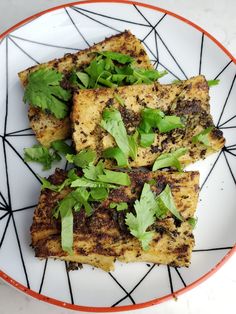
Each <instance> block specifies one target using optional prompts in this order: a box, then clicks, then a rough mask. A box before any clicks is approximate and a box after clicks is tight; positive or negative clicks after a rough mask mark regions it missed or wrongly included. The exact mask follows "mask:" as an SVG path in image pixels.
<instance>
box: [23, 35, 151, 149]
mask: <svg viewBox="0 0 236 314" xmlns="http://www.w3.org/2000/svg"><path fill="white" fill-rule="evenodd" d="M104 50H109V51H115V52H121V53H124V54H128V55H130V56H132V57H133V58H135V59H136V61H137V64H138V65H139V66H140V67H143V68H152V65H151V63H150V60H149V58H148V56H147V54H146V51H145V49H144V47H143V45H142V44H141V42H140V41H139V39H137V38H136V37H135V36H134V35H133V34H132V33H131V32H130V31H125V32H123V33H121V34H118V35H114V36H112V37H110V38H106V39H105V40H104V41H102V42H100V43H97V44H95V45H94V46H92V47H91V48H88V49H85V50H81V51H78V52H77V53H74V54H66V55H65V56H64V57H63V58H60V59H54V60H52V61H49V62H46V63H43V64H40V65H37V66H34V67H31V68H29V69H26V70H24V71H22V72H20V73H18V76H19V78H20V81H21V83H22V85H23V86H24V87H25V86H26V85H27V77H28V75H29V74H30V73H31V72H33V71H36V70H38V69H40V68H45V67H46V68H48V69H55V70H57V71H59V72H62V73H64V74H65V73H68V72H70V71H71V70H72V69H74V68H83V67H85V66H86V65H88V64H89V63H90V61H91V60H92V58H93V56H92V55H91V52H96V51H104ZM68 105H70V104H68ZM28 116H29V121H30V126H31V128H32V130H33V131H34V132H35V135H36V138H37V140H38V141H39V142H40V143H41V144H42V145H44V146H46V147H49V146H50V144H51V142H53V141H55V140H59V139H66V138H68V137H70V136H71V127H70V119H69V117H66V118H64V119H62V120H59V119H57V118H56V117H55V116H54V115H52V114H48V113H46V112H44V111H42V110H41V109H39V108H36V107H33V106H30V107H29V111H28Z"/></svg>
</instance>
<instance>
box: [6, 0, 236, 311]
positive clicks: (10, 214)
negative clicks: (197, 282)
mask: <svg viewBox="0 0 236 314" xmlns="http://www.w3.org/2000/svg"><path fill="white" fill-rule="evenodd" d="M133 8H134V10H135V11H136V12H138V13H139V15H140V17H141V19H142V20H143V21H145V23H144V22H134V21H129V20H125V19H121V18H118V17H117V18H116V17H112V16H107V15H105V14H101V13H97V12H93V11H90V10H87V9H84V8H82V7H80V6H76V7H75V6H72V7H70V8H68V9H66V8H65V10H64V14H66V15H67V16H68V18H69V20H70V22H71V23H72V24H73V26H74V28H75V29H76V31H77V32H78V34H79V35H80V37H81V38H82V39H83V41H84V42H85V43H86V44H87V46H90V44H89V41H88V39H87V37H86V36H85V34H82V33H81V31H80V30H79V28H78V25H77V23H76V22H75V20H74V19H72V17H71V15H70V14H69V10H73V11H74V12H77V13H78V14H80V15H82V16H84V17H86V18H87V19H88V21H89V20H90V21H93V22H96V23H97V24H98V26H99V25H102V26H103V27H106V28H108V29H109V30H111V31H115V32H116V33H120V32H121V30H118V29H116V28H115V27H113V26H112V25H110V24H107V23H106V19H108V20H110V21H111V24H112V20H114V21H120V22H125V23H129V24H130V25H131V26H132V25H134V27H136V26H139V27H144V28H145V29H146V30H147V31H148V32H147V34H146V35H145V36H144V37H143V38H142V39H141V41H142V43H143V44H144V45H145V47H146V48H147V50H148V51H149V53H150V54H151V55H152V59H153V60H152V61H153V63H154V66H155V67H156V68H157V67H158V66H161V67H163V68H164V69H166V70H167V71H168V72H169V73H170V74H172V75H173V76H174V77H175V78H177V79H181V78H180V77H179V76H178V75H176V74H175V73H174V72H173V70H172V69H169V65H168V64H166V62H165V61H164V60H160V56H159V49H158V43H159V42H161V44H162V45H163V46H164V48H165V49H166V51H167V53H168V55H169V56H170V57H171V59H172V60H173V61H174V63H175V65H176V66H177V67H178V69H179V70H180V72H181V73H182V74H183V76H184V77H185V78H188V77H187V75H186V74H185V72H184V70H183V67H182V65H181V64H180V62H179V60H177V58H176V57H175V55H174V52H173V51H171V50H170V48H169V47H168V46H167V44H166V43H165V42H164V40H163V37H162V34H161V33H160V32H159V31H158V25H159V24H160V23H161V22H162V21H163V20H164V19H165V18H167V17H168V14H163V16H162V17H161V18H158V19H157V21H156V22H155V23H151V22H150V21H149V19H148V16H146V15H145V14H144V13H143V12H142V10H141V7H139V6H138V5H134V6H133ZM89 14H90V15H92V16H90V15H89ZM96 16H97V17H100V18H104V20H105V21H104V22H101V21H100V20H98V19H96ZM32 21H33V20H31V21H29V22H28V23H30V22H32ZM26 24H27V23H25V25H26ZM23 26H24V25H23ZM122 31H123V30H122ZM200 34H201V33H200ZM150 35H154V37H153V38H154V42H153V45H152V47H150V45H149V44H147V42H146V39H148V37H149V36H150ZM204 36H205V35H204V34H203V33H202V34H201V44H200V49H199V74H201V72H202V59H203V57H204V54H205V53H206V52H205V50H204V42H205V41H204ZM3 40H5V41H6V51H5V52H6V104H5V117H4V134H3V135H0V138H1V139H2V147H3V160H4V169H5V177H6V185H7V187H6V188H7V199H6V197H4V196H3V193H2V191H0V211H1V216H0V223H1V224H2V222H3V224H4V226H3V227H2V230H3V233H2V236H1V238H0V249H1V247H2V244H3V242H4V239H5V236H6V232H7V230H8V228H9V225H10V222H12V225H13V229H14V233H15V235H16V242H17V245H18V250H19V253H20V259H21V265H22V268H23V272H24V276H25V280H26V284H27V287H28V288H30V281H29V276H28V273H27V268H26V263H25V259H24V254H23V250H22V244H21V239H20V236H19V233H18V229H17V225H16V222H15V218H14V213H16V212H19V213H20V214H24V213H25V211H27V210H31V211H33V210H34V208H35V206H36V205H37V204H34V205H28V206H24V207H22V208H16V209H15V208H14V209H13V208H12V204H11V197H12V196H11V191H10V180H9V174H8V159H7V150H6V147H7V146H9V148H10V149H11V150H12V151H13V152H14V153H15V154H16V156H17V157H18V159H19V162H23V163H24V164H25V165H26V167H27V171H30V172H31V173H32V174H33V175H34V177H35V178H36V179H37V180H38V181H39V182H40V179H39V178H38V176H37V174H36V173H35V172H34V171H33V170H32V168H31V167H30V166H29V165H28V164H27V163H25V162H24V160H23V158H22V157H21V154H20V153H19V152H18V151H17V150H16V148H15V147H14V145H13V144H11V143H10V137H16V138H17V137H19V140H21V139H22V138H23V137H24V136H34V135H33V133H32V131H31V129H30V128H25V129H21V130H18V131H13V132H10V133H7V131H6V130H7V123H8V106H9V103H8V101H9V99H8V88H9V71H8V70H9V64H8V63H9V60H8V50H9V40H10V41H11V42H12V43H13V44H14V46H15V47H16V48H17V49H20V50H21V51H22V53H24V55H26V56H27V57H28V58H30V59H31V60H32V61H33V62H34V63H36V64H38V63H39V62H38V61H37V60H36V59H35V58H33V57H32V56H31V55H30V54H29V53H28V52H27V51H25V50H24V49H23V48H22V47H21V45H20V43H19V42H21V41H22V42H24V41H25V42H30V43H32V44H35V45H39V46H40V45H41V46H48V47H53V48H58V49H69V50H75V51H77V50H79V49H76V48H71V47H63V46H59V45H54V44H51V43H50V44H48V43H44V42H38V41H35V40H31V39H27V38H23V37H21V36H15V35H13V34H10V35H8V36H6V38H5V39H2V40H1V42H0V45H1V44H2V42H3ZM16 40H17V42H16ZM231 63H232V60H230V61H228V62H227V63H226V65H224V66H223V67H222V69H221V70H220V71H219V72H218V74H217V75H216V76H215V78H214V79H217V78H218V77H220V76H222V75H223V74H224V72H225V70H226V69H227V68H228V67H229V65H230V64H231ZM235 77H236V75H235V76H234V79H233V81H232V84H231V86H230V89H229V92H228V94H227V97H226V99H225V102H224V105H223V107H222V111H221V113H220V117H219V120H218V123H217V126H218V127H219V128H221V129H228V128H231V129H234V128H235V127H236V126H227V124H228V123H229V122H230V121H232V120H233V119H235V118H236V115H234V116H232V117H230V118H228V119H227V120H226V121H225V122H223V123H221V120H222V117H223V114H224V111H225V108H226V106H227V103H228V99H229V97H230V95H231V91H232V89H233V88H234V87H235V86H234V82H235ZM235 150H236V144H233V145H229V146H226V147H225V148H224V149H223V150H222V151H221V152H220V153H219V154H218V156H217V158H216V160H215V162H214V163H213V165H212V167H211V168H210V169H209V172H208V174H207V176H206V178H205V180H204V182H203V184H202V186H201V189H203V187H204V186H205V184H206V182H207V181H208V180H209V178H210V175H211V173H212V171H213V170H214V168H215V167H216V165H217V162H218V160H219V159H220V158H224V159H225V161H226V165H227V167H228V168H229V173H230V175H231V176H232V178H233V180H234V183H235V185H236V179H235V176H234V173H233V171H232V169H231V166H230V162H229V160H228V158H227V154H230V155H232V156H236V154H234V152H233V151H235ZM66 167H67V163H66V165H65V168H66ZM1 226H2V225H0V227H1ZM230 249H232V246H224V247H214V248H203V249H195V250H193V254H197V253H198V252H215V251H227V250H230ZM47 265H48V260H47V259H46V260H45V263H44V268H43V272H42V277H41V281H40V286H39V290H38V291H39V293H41V292H42V289H43V287H44V279H45V274H46V272H47ZM155 266H156V265H155V264H153V265H152V266H151V267H150V265H149V267H150V268H149V269H148V270H147V271H146V273H145V274H144V275H143V276H142V278H141V279H140V280H139V281H138V283H137V284H136V285H135V286H134V287H133V288H132V289H131V291H127V289H125V288H124V287H123V285H122V284H121V283H120V281H119V278H117V277H116V276H115V275H113V274H112V273H109V277H110V278H111V280H113V281H114V282H115V283H116V284H117V285H118V286H119V287H120V288H121V289H122V290H123V292H124V293H125V296H124V297H122V298H121V299H120V300H118V301H117V302H115V303H114V304H113V305H112V307H115V306H118V305H119V304H120V303H121V302H123V301H124V300H126V299H128V300H129V301H130V303H131V304H136V302H135V300H134V298H133V296H132V293H133V292H134V291H135V290H136V289H137V287H139V286H140V285H142V283H143V282H144V281H145V280H148V279H147V278H149V277H150V273H151V271H152V270H153V269H154V267H155ZM65 271H66V276H67V284H68V289H69V294H70V302H71V304H74V303H75V298H74V295H73V289H72V285H71V280H70V276H73V274H72V273H68V271H67V263H66V262H65ZM172 271H175V272H176V273H177V275H178V277H179V278H180V280H181V282H182V284H183V286H184V287H186V283H185V280H184V278H183V276H182V274H181V272H180V270H179V269H178V268H176V267H175V268H172V267H170V266H167V267H166V272H167V274H168V278H169V289H170V293H172V294H174V292H175V291H174V283H173V278H172V274H171V272H172ZM137 303H138V301H137Z"/></svg>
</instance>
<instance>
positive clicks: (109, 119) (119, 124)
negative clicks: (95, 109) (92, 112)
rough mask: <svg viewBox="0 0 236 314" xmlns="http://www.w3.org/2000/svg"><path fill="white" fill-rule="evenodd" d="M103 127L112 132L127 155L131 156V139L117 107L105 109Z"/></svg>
mask: <svg viewBox="0 0 236 314" xmlns="http://www.w3.org/2000/svg"><path fill="white" fill-rule="evenodd" d="M100 125H101V127H102V128H103V129H105V130H106V131H107V132H108V133H110V134H111V135H112V136H113V137H114V139H115V141H116V144H117V145H118V147H119V148H120V149H121V150H122V152H123V153H124V154H125V156H127V157H128V156H129V141H128V136H127V132H126V129H125V126H124V122H123V120H122V117H121V114H120V112H119V111H118V110H117V109H114V108H111V109H105V110H104V111H103V114H102V121H101V124H100Z"/></svg>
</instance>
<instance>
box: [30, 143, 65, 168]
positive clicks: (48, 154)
mask: <svg viewBox="0 0 236 314" xmlns="http://www.w3.org/2000/svg"><path fill="white" fill-rule="evenodd" d="M59 160H61V157H60V156H59V155H58V154H57V153H55V152H53V151H52V150H51V149H50V148H46V147H44V146H42V145H34V146H33V147H29V148H24V161H26V162H38V163H41V164H42V165H43V170H48V169H50V168H51V166H52V163H53V162H54V161H59Z"/></svg>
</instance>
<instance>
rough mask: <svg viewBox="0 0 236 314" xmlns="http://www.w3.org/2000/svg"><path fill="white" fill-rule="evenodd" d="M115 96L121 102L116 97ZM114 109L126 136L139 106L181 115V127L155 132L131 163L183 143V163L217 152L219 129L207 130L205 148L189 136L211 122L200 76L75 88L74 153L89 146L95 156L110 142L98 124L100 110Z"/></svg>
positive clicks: (220, 139)
mask: <svg viewBox="0 0 236 314" xmlns="http://www.w3.org/2000/svg"><path fill="white" fill-rule="evenodd" d="M116 94H117V95H119V96H120V97H121V98H122V99H123V100H124V103H125V105H124V106H122V105H120V104H119V103H118V102H117V100H116V99H115V97H114V96H115V95H116ZM110 106H113V107H114V108H118V109H119V111H120V113H121V115H122V118H123V121H124V124H125V126H126V129H127V133H128V134H132V132H134V130H135V128H137V126H138V125H139V123H140V112H141V110H142V109H144V108H146V107H149V108H154V109H155V108H159V109H161V110H162V111H164V112H165V113H166V114H167V115H177V116H181V117H182V118H183V120H184V121H185V122H184V123H185V128H183V129H175V130H172V131H170V132H168V133H162V134H161V133H159V132H156V136H155V141H154V143H153V145H152V146H151V147H148V148H142V147H139V148H138V155H137V158H136V160H135V161H131V162H130V166H131V167H140V166H148V165H152V164H153V162H154V161H155V159H156V158H157V157H158V156H159V155H161V154H162V153H167V152H170V151H172V150H175V149H177V148H180V147H187V148H188V149H189V151H188V153H187V154H186V155H184V156H183V157H181V159H180V161H181V162H182V163H183V164H184V165H187V164H189V163H192V162H194V161H197V160H199V159H202V158H205V157H206V156H207V155H210V154H212V153H214V152H216V151H219V150H220V149H221V148H222V147H223V146H224V143H225V139H224V137H223V133H222V132H221V131H220V130H218V129H216V128H213V130H212V131H211V133H210V134H209V142H210V146H209V147H205V146H204V145H203V144H201V143H197V144H193V143H192V137H193V136H194V135H196V134H198V133H199V132H201V131H202V130H204V129H205V128H207V127H209V126H214V124H213V120H212V116H211V114H210V105H209V87H208V84H207V81H206V79H205V77H204V76H201V75H200V76H196V77H193V78H191V79H188V80H186V81H180V82H179V83H178V84H169V85H160V84H158V83H155V84H151V85H132V86H125V87H118V88H116V89H108V88H106V89H97V90H79V91H77V92H76V93H75V94H74V99H73V109H72V113H71V121H72V128H73V140H74V143H75V147H76V151H80V150H81V149H84V148H88V147H90V148H92V149H94V150H96V151H97V154H98V156H99V157H101V156H102V152H103V150H104V149H106V148H108V147H111V146H114V145H115V142H114V140H113V138H112V137H111V136H110V135H109V134H108V133H107V132H106V131H104V130H103V129H102V127H100V122H101V119H102V112H103V110H104V108H106V107H110Z"/></svg>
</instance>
